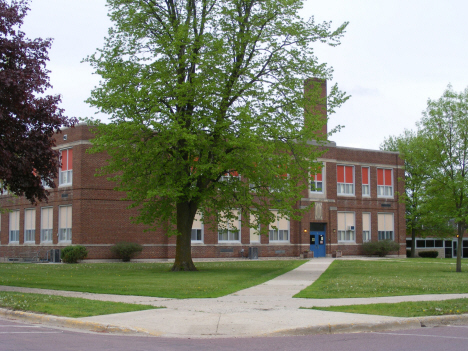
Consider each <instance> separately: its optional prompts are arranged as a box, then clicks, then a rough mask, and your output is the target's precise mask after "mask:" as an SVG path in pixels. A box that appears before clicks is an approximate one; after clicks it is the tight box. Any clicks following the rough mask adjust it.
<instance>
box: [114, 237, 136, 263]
mask: <svg viewBox="0 0 468 351" xmlns="http://www.w3.org/2000/svg"><path fill="white" fill-rule="evenodd" d="M142 250H143V246H141V245H140V244H137V243H128V242H125V241H122V242H120V243H117V244H115V245H114V246H112V247H111V252H112V253H113V254H114V255H115V256H117V258H120V259H122V261H124V262H128V261H130V260H131V259H132V258H134V257H135V256H137V255H138V254H140V252H141V251H142Z"/></svg>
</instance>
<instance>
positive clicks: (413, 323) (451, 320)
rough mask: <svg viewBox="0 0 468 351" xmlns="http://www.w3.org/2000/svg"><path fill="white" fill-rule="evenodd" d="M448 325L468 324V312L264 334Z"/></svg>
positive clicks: (346, 332)
mask: <svg viewBox="0 0 468 351" xmlns="http://www.w3.org/2000/svg"><path fill="white" fill-rule="evenodd" d="M447 325H468V314H461V315H450V316H429V317H412V318H404V319H400V320H396V321H388V322H379V323H350V324H327V325H315V326H311V327H307V328H297V329H289V330H279V331H276V332H273V333H269V334H265V335H264V336H305V335H319V334H348V333H371V332H384V331H396V330H405V329H419V328H425V327H428V328H433V327H441V326H447Z"/></svg>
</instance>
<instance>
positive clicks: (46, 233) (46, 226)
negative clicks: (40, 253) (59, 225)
mask: <svg viewBox="0 0 468 351" xmlns="http://www.w3.org/2000/svg"><path fill="white" fill-rule="evenodd" d="M45 211H51V212H52V214H51V218H50V220H49V218H45V215H44V212H45ZM53 236H54V208H53V207H42V208H41V243H51V242H52V241H53Z"/></svg>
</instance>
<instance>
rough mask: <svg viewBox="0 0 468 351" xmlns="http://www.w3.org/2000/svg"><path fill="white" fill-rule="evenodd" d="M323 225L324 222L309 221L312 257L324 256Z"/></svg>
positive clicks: (324, 238)
mask: <svg viewBox="0 0 468 351" xmlns="http://www.w3.org/2000/svg"><path fill="white" fill-rule="evenodd" d="M325 227H326V224H325V223H310V251H312V252H313V253H314V257H325V256H326V254H327V251H326V247H325V245H326V242H327V241H326V234H325Z"/></svg>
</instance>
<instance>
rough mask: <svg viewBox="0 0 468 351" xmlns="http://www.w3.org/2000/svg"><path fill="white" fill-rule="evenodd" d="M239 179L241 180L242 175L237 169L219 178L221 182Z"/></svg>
mask: <svg viewBox="0 0 468 351" xmlns="http://www.w3.org/2000/svg"><path fill="white" fill-rule="evenodd" d="M237 180H240V175H239V173H238V172H237V171H229V172H228V173H226V174H225V175H223V176H222V177H221V178H220V179H219V181H220V182H234V181H237Z"/></svg>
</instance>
